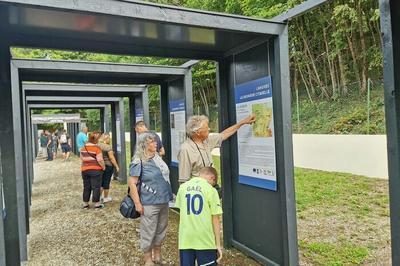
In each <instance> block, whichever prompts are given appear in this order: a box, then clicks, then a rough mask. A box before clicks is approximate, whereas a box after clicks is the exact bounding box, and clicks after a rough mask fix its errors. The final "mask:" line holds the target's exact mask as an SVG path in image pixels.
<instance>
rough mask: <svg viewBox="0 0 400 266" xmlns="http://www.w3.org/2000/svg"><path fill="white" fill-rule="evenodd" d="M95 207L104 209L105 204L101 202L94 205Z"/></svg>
mask: <svg viewBox="0 0 400 266" xmlns="http://www.w3.org/2000/svg"><path fill="white" fill-rule="evenodd" d="M94 208H95V209H103V208H104V204H99V205H96V206H94Z"/></svg>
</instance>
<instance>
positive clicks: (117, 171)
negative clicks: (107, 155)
mask: <svg viewBox="0 0 400 266" xmlns="http://www.w3.org/2000/svg"><path fill="white" fill-rule="evenodd" d="M115 172H116V173H117V174H119V167H118V166H115Z"/></svg>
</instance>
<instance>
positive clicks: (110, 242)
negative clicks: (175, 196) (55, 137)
mask: <svg viewBox="0 0 400 266" xmlns="http://www.w3.org/2000/svg"><path fill="white" fill-rule="evenodd" d="M79 164H80V161H79V159H78V158H77V157H73V158H71V160H70V161H68V162H63V161H62V159H60V158H57V159H55V160H54V161H52V162H46V161H38V162H36V163H35V166H34V167H35V180H34V184H33V193H32V206H31V219H30V234H29V236H28V253H29V260H28V262H27V263H25V265H143V260H142V254H141V253H140V252H139V251H138V242H139V235H138V233H137V232H136V228H138V222H137V221H136V220H135V221H132V220H128V219H125V218H123V217H122V216H121V215H120V214H119V210H118V208H119V203H120V201H121V199H122V198H123V196H124V194H125V193H126V186H123V185H120V184H119V183H118V182H116V181H112V184H111V186H112V188H111V195H112V197H113V202H111V203H107V204H106V207H105V208H104V209H101V210H97V209H93V208H90V209H82V208H81V204H82V202H81V198H82V179H81V175H80V169H79ZM177 224H178V217H177V215H176V214H174V213H172V212H171V213H170V223H169V228H168V233H167V237H166V241H165V243H164V247H163V254H164V260H165V261H167V262H168V263H169V264H170V265H178V250H177ZM223 264H224V265H259V264H258V263H256V262H255V261H254V260H252V259H250V258H248V257H246V256H245V255H243V254H242V253H241V252H239V251H237V250H235V249H231V250H227V251H226V253H225V258H224V260H223Z"/></svg>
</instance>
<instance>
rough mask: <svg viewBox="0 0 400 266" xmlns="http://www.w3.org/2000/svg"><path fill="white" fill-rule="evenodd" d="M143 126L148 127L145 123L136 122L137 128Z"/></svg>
mask: <svg viewBox="0 0 400 266" xmlns="http://www.w3.org/2000/svg"><path fill="white" fill-rule="evenodd" d="M143 126H145V127H147V126H146V123H145V122H144V121H139V122H136V124H135V128H137V127H143Z"/></svg>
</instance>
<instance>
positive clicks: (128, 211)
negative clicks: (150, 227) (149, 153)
mask: <svg viewBox="0 0 400 266" xmlns="http://www.w3.org/2000/svg"><path fill="white" fill-rule="evenodd" d="M140 168H141V169H140V175H139V180H138V183H137V184H136V187H137V189H138V194H139V198H140V190H141V187H142V172H143V164H142V161H141V160H140ZM130 191H131V188H130V187H128V194H127V195H126V196H125V197H124V199H123V200H122V202H121V204H120V206H119V212H120V213H121V214H122V216H124V217H125V218H129V219H136V218H139V217H140V213H139V212H138V211H136V208H135V202H134V201H133V199H132V198H131V195H130V193H129V192H130Z"/></svg>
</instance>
